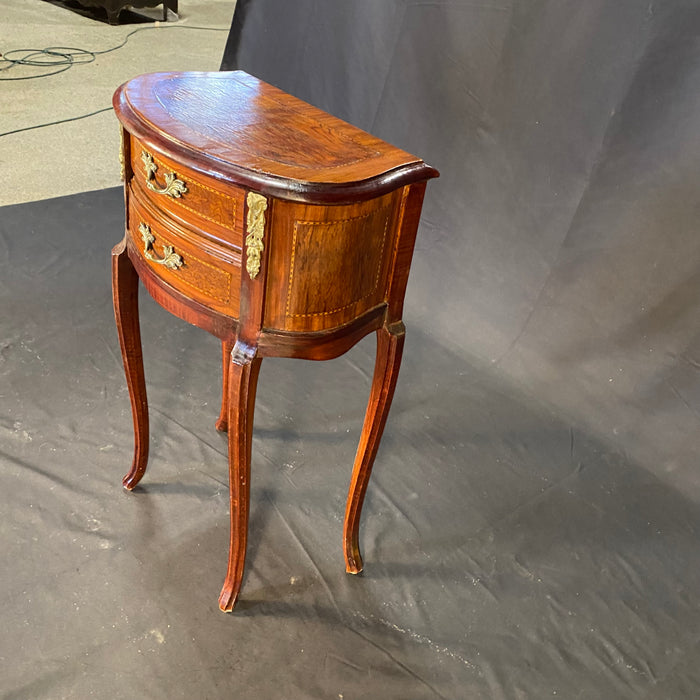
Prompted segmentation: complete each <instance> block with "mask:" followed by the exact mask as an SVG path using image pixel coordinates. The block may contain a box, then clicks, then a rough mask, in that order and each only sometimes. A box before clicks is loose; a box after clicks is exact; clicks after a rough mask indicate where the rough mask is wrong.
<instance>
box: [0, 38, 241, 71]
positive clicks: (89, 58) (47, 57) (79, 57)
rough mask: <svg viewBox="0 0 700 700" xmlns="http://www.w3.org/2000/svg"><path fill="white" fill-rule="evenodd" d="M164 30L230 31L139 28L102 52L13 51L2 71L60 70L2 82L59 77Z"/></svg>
mask: <svg viewBox="0 0 700 700" xmlns="http://www.w3.org/2000/svg"><path fill="white" fill-rule="evenodd" d="M163 29H196V30H199V31H207V32H227V31H228V29H221V28H218V27H187V26H182V25H175V26H171V27H164V26H161V25H159V26H157V27H139V28H138V29H134V30H133V31H131V32H129V33H128V34H127V35H126V36H125V37H124V40H123V41H122V42H121V44H117V46H113V47H112V48H109V49H104V50H102V51H89V50H88V49H78V48H73V47H70V46H49V47H48V48H45V49H13V50H12V51H8V52H6V53H5V54H3V56H2V58H0V71H6V70H9V69H10V68H14V67H15V66H33V67H41V68H44V67H52V68H53V67H56V66H58V70H52V71H49V72H48V73H39V75H21V76H17V77H14V78H12V77H10V78H5V77H0V80H34V79H35V78H46V77H48V76H50V75H57V74H58V73H63V71H67V70H68V69H70V68H72V67H73V66H74V65H79V64H83V63H92V62H93V61H94V60H95V59H96V58H97V57H98V56H101V55H103V54H106V53H111V52H112V51H117V50H119V49H121V48H123V47H124V46H126V44H127V42H128V41H129V37H132V36H133V35H134V34H138V32H148V31H160V30H163ZM14 54H22V55H21V56H20V57H19V58H11V56H12V55H14ZM38 57H41V58H38ZM4 63H6V64H7V65H5V66H3V65H2V64H4Z"/></svg>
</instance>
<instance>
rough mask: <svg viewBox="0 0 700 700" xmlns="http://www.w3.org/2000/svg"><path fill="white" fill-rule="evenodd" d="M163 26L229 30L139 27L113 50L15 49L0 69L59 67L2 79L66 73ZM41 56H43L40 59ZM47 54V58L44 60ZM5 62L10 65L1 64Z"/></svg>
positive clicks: (83, 116)
mask: <svg viewBox="0 0 700 700" xmlns="http://www.w3.org/2000/svg"><path fill="white" fill-rule="evenodd" d="M162 29H196V30H198V31H207V32H227V31H228V29H220V28H218V27H185V26H181V25H180V26H171V27H163V26H157V27H139V28H138V29H134V30H133V31H131V32H129V33H128V34H127V35H126V36H125V37H124V41H122V43H121V44H118V45H117V46H113V47H112V48H110V49H104V50H103V51H88V50H87V49H78V48H73V47H69V46H50V47H48V48H45V49H13V50H12V51H8V52H7V53H5V54H4V55H3V56H2V58H0V71H5V70H9V69H10V68H14V67H15V66H41V67H43V66H52V67H56V66H58V70H54V71H50V72H48V73H40V74H39V75H25V76H18V77H16V78H3V77H0V80H33V79H34V78H46V77H48V76H50V75H57V74H58V73H63V72H64V71H67V70H68V69H70V68H72V67H73V66H74V65H80V64H84V63H92V62H93V61H95V60H96V58H97V56H100V55H102V54H106V53H111V52H112V51H117V50H118V49H121V48H123V47H124V46H126V43H127V42H128V41H129V37H131V36H133V35H134V34H136V33H138V32H146V31H153V30H159V31H160V30H162ZM17 53H21V54H24V56H22V57H21V58H8V56H9V55H10V54H17ZM37 57H41V58H37ZM47 57H48V60H45V59H46V58H47ZM3 63H7V64H8V65H7V66H5V67H2V64H3ZM111 110H112V108H111V107H104V108H102V109H98V110H96V111H94V112H90V113H89V114H81V115H79V116H77V117H68V118H67V119H59V120H57V121H53V122H46V123H44V124H36V125H35V126H25V127H22V128H20V129H13V130H12V131H4V132H2V133H0V138H2V137H3V136H9V135H10V134H19V133H21V132H22V131H32V130H33V129H43V128H44V127H45V126H54V125H56V124H65V123H66V122H74V121H77V120H79V119H87V118H88V117H94V116H95V115H96V114H102V113H103V112H110V111H111Z"/></svg>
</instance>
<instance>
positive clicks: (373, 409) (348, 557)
mask: <svg viewBox="0 0 700 700" xmlns="http://www.w3.org/2000/svg"><path fill="white" fill-rule="evenodd" d="M404 337H405V328H404V325H403V323H401V322H400V321H398V322H397V323H393V324H391V325H390V326H385V327H384V328H380V329H379V330H378V331H377V359H376V363H375V366H374V378H373V379H372V389H371V391H370V396H369V404H368V405H367V413H366V414H365V422H364V425H363V426H362V435H361V436H360V444H359V447H358V448H357V455H356V456H355V465H354V467H353V471H352V480H351V482H350V491H349V493H348V501H347V506H346V509H345V525H344V528H343V547H344V554H345V568H346V570H347V572H348V573H351V574H358V573H359V572H360V571H362V556H361V555H360V545H359V530H360V516H361V513H362V504H363V502H364V500H365V493H366V492H367V484H368V483H369V478H370V475H371V473H372V465H373V464H374V458H375V457H376V456H377V449H378V448H379V441H380V440H381V437H382V433H383V432H384V426H385V424H386V419H387V416H388V414H389V408H390V407H391V400H392V399H393V397H394V389H395V388H396V380H397V379H398V376H399V367H400V366H401V355H402V352H403V343H404Z"/></svg>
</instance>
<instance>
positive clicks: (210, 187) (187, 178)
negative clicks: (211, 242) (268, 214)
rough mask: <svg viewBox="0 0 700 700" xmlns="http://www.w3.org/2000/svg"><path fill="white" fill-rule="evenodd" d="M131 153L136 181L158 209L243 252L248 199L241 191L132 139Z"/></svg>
mask: <svg viewBox="0 0 700 700" xmlns="http://www.w3.org/2000/svg"><path fill="white" fill-rule="evenodd" d="M130 153H131V168H132V171H133V178H134V180H135V181H136V183H137V184H138V186H139V188H140V190H141V192H142V193H143V194H144V195H145V197H146V198H147V199H149V200H150V201H151V202H152V203H153V204H154V205H155V206H156V207H158V208H159V209H162V210H164V211H166V212H167V213H168V214H169V215H171V216H172V217H174V218H176V219H178V220H179V221H180V222H181V223H184V224H186V225H189V226H194V227H196V228H201V229H202V230H204V231H206V232H207V234H208V235H210V236H211V237H212V238H214V239H217V240H219V241H220V242H221V243H223V244H225V245H230V246H233V247H234V248H236V249H238V250H240V249H241V245H242V241H243V201H244V196H245V193H244V191H243V190H242V189H241V188H238V187H235V186H231V185H227V184H226V183H223V182H220V181H218V180H215V179H214V178H208V177H207V176H205V175H202V174H200V173H196V172H194V171H193V170H190V169H189V168H186V167H184V166H182V165H180V164H178V163H176V162H175V161H173V160H171V159H169V158H166V157H164V156H161V155H160V154H159V153H156V152H154V151H152V150H149V149H148V148H147V147H145V146H144V145H143V144H141V143H140V142H139V141H138V140H136V139H134V138H133V137H132V141H131V149H130Z"/></svg>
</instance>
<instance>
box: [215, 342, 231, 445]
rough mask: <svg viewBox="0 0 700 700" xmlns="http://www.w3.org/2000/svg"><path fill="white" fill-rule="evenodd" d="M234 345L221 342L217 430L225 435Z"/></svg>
mask: <svg viewBox="0 0 700 700" xmlns="http://www.w3.org/2000/svg"><path fill="white" fill-rule="evenodd" d="M231 350H233V343H229V342H227V341H225V340H223V341H221V378H222V379H221V411H220V412H219V418H218V420H217V421H216V429H217V430H219V431H221V432H222V433H225V432H226V431H227V430H228V385H229V378H228V377H229V365H230V364H231Z"/></svg>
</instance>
